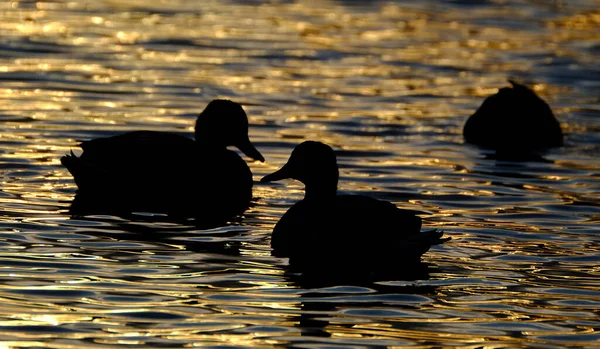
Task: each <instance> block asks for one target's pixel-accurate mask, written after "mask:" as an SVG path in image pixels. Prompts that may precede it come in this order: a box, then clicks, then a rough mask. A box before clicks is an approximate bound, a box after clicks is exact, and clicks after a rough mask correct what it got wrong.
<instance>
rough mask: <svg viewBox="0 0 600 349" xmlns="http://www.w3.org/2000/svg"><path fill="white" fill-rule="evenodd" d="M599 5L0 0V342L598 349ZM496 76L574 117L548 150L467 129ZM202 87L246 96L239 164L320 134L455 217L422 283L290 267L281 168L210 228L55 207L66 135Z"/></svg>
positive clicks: (62, 191) (146, 117)
mask: <svg viewBox="0 0 600 349" xmlns="http://www.w3.org/2000/svg"><path fill="white" fill-rule="evenodd" d="M599 8H600V1H598V0H588V1H583V0H568V1H567V0H565V1H559V0H556V1H554V0H503V1H500V0H481V1H460V0H454V1H450V0H447V1H434V0H431V1H350V0H348V1H333V0H322V1H308V0H307V1H303V0H298V1H285V0H282V1H201V0H197V1H193V0H162V1H147V0H119V1H116V0H115V1H113V0H96V1H83V0H69V1H61V0H54V1H52V0H50V1H3V2H0V174H1V180H2V183H1V186H0V211H1V213H0V227H1V234H0V280H1V282H0V301H1V303H2V306H1V307H0V347H3V348H73V347H77V348H109V347H110V348H112V347H118V346H123V347H129V348H150V347H160V348H185V347H196V346H198V347H220V346H226V347H229V348H234V347H238V348H241V347H244V348H247V347H255V348H267V347H275V346H286V347H298V348H337V347H340V348H341V347H344V348H350V347H351V348H367V347H369V348H382V347H391V346H396V347H420V348H424V347H431V346H437V347H441V346H444V347H453V346H461V347H471V348H505V347H538V348H562V347H567V346H568V347H588V348H592V347H598V346H600V333H599V332H598V331H599V328H600V320H599V313H600V287H599V286H600V278H599V275H600V268H599V264H600V263H599V261H600V247H599V241H600V237H599V236H598V234H599V233H600V224H599V223H600V206H599V204H600V195H599V194H600V161H599V154H600V135H599V131H600V65H599V63H600V56H599V54H600V10H599ZM509 78H511V79H516V80H518V81H520V82H523V83H526V84H528V85H529V86H531V87H532V88H534V89H535V91H536V92H537V93H538V94H539V95H540V96H541V97H542V98H544V99H545V100H546V101H547V102H548V103H549V104H550V106H551V107H552V108H553V110H554V112H555V114H556V115H557V117H558V119H559V121H560V123H561V125H562V127H563V130H564V131H565V134H566V137H565V146H564V147H562V148H559V149H552V150H549V151H548V152H546V153H544V154H543V161H530V162H507V161H496V160H494V159H490V158H489V156H488V155H489V153H487V152H486V151H482V150H480V149H478V148H476V147H474V146H470V145H466V144H464V143H463V138H462V126H463V124H464V122H465V121H466V119H467V117H468V116H469V115H470V114H471V113H473V112H474V111H475V109H476V108H477V107H478V106H479V105H480V104H481V102H482V101H483V99H484V98H485V97H486V96H488V95H491V94H493V93H495V92H496V91H497V89H498V88H501V87H504V86H507V85H508V83H507V79H509ZM214 98H228V99H232V100H234V101H237V102H240V103H242V104H243V105H244V108H245V110H246V111H247V113H248V115H249V118H250V122H251V127H250V137H251V139H252V140H253V141H254V143H255V144H256V146H257V148H258V149H259V150H260V151H261V152H262V154H263V155H264V156H265V158H266V159H267V162H266V163H264V164H261V163H250V167H251V169H252V171H253V172H254V178H255V180H258V179H259V178H260V177H261V176H263V175H265V174H267V173H269V172H271V171H273V170H275V169H277V168H278V167H279V166H281V165H282V164H283V163H284V162H285V161H286V160H287V158H288V156H289V153H290V152H291V150H292V149H293V147H294V146H295V145H297V144H298V143H300V142H301V141H303V140H307V139H313V140H320V141H323V142H326V143H328V144H330V145H331V146H333V147H334V148H335V149H336V151H337V152H338V161H339V163H340V166H341V182H340V189H341V190H343V191H344V192H348V193H361V192H367V191H368V192H370V195H372V196H374V197H377V198H380V199H385V200H389V201H392V202H394V203H395V204H397V205H398V206H399V207H402V208H408V209H415V210H419V211H421V212H422V215H421V216H422V217H423V219H424V225H425V226H426V227H428V228H438V229H443V230H444V231H446V234H447V235H448V236H451V237H452V241H450V242H448V243H446V244H445V245H442V246H435V247H434V248H432V249H431V251H430V252H428V253H427V254H426V255H425V257H424V262H426V263H427V264H429V270H428V275H423V276H421V277H419V278H417V279H416V280H395V279H391V280H389V279H385V280H370V281H364V282H336V281H334V280H332V281H331V282H316V281H314V280H307V279H306V278H300V277H298V275H294V274H290V273H289V272H288V270H287V260H286V259H278V258H274V257H271V256H270V247H269V239H270V231H271V229H272V228H273V226H274V224H275V223H276V222H277V220H278V219H279V217H281V215H282V214H283V213H284V212H285V211H286V210H287V208H289V207H290V206H291V205H292V204H293V203H294V202H295V201H297V200H299V199H300V198H301V197H302V195H303V187H302V184H300V183H298V182H293V181H284V182H282V183H277V184H267V185H263V184H260V183H257V184H256V186H255V191H254V194H255V197H256V204H255V206H254V207H252V208H251V209H250V210H248V211H247V212H246V214H245V217H244V219H243V220H242V222H241V223H238V224H232V225H229V226H226V227H221V228H216V229H212V230H200V229H197V228H195V227H194V226H193V225H192V224H183V223H169V222H152V219H149V217H148V216H147V215H146V214H144V213H140V215H139V219H134V220H125V219H122V218H119V217H113V216H89V217H71V216H70V215H69V213H68V209H69V204H70V201H71V200H72V199H73V196H74V194H75V190H76V187H75V184H74V182H73V180H72V177H71V176H70V175H69V173H68V172H67V171H66V169H64V168H63V167H62V166H61V165H60V157H61V156H62V155H63V154H65V153H67V152H69V151H70V150H71V149H76V144H77V141H78V140H86V139H91V138H95V137H101V136H109V135H115V134H118V133H121V132H125V131H131V130H139V129H146V130H163V131H170V132H176V133H180V134H188V135H190V137H191V136H192V130H193V124H194V120H195V118H196V115H197V114H198V113H199V112H200V111H202V109H203V108H204V107H205V106H206V104H207V103H208V102H209V101H210V100H212V99H214ZM207 166H208V168H210V164H207ZM190 204H193V200H192V202H191V203H190ZM366 236H368V232H366ZM391 267H395V268H399V269H401V268H403V266H402V265H397V266H391Z"/></svg>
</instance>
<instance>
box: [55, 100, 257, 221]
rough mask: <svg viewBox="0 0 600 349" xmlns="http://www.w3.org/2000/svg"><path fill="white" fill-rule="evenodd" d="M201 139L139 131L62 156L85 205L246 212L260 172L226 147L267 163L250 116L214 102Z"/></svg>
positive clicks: (199, 130) (216, 217) (184, 212)
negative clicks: (251, 128) (253, 134)
mask: <svg viewBox="0 0 600 349" xmlns="http://www.w3.org/2000/svg"><path fill="white" fill-rule="evenodd" d="M195 138H196V141H194V140H192V139H190V138H187V137H184V136H180V135H177V134H173V133H167V132H153V131H136V132H129V133H125V134H123V135H119V136H114V137H108V138H99V139H94V140H90V141H85V142H82V143H81V145H80V146H81V148H82V149H83V154H81V156H80V157H77V156H75V155H73V154H72V153H71V154H70V155H66V156H64V157H62V159H61V162H62V164H63V165H64V166H65V167H66V168H67V169H68V170H69V172H71V174H72V175H73V177H74V178H75V183H76V184H77V186H78V188H79V190H78V194H77V195H78V196H79V198H78V202H77V203H78V204H79V207H78V208H79V209H81V211H86V208H91V210H92V211H94V210H97V209H99V208H101V209H100V210H101V211H108V212H110V211H114V212H120V211H122V212H121V213H129V212H131V211H148V212H162V213H167V214H170V215H173V216H180V217H181V216H193V217H197V218H198V219H201V220H202V221H210V222H213V221H214V222H215V223H216V222H221V221H224V220H227V219H228V218H230V217H232V216H235V215H237V214H240V213H242V212H243V211H244V210H245V209H246V208H247V207H248V205H249V202H250V199H251V198H252V173H251V172H250V169H249V168H248V165H246V163H245V162H244V161H243V160H242V159H241V158H240V157H239V156H238V155H237V154H236V153H235V152H233V151H230V150H228V149H227V148H226V147H227V146H235V147H237V148H239V149H240V150H241V151H242V152H244V153H245V154H246V155H248V156H249V157H251V158H253V159H255V160H259V161H264V158H263V156H262V155H261V154H260V153H259V152H258V151H257V150H256V148H254V146H253V145H252V143H250V140H249V139H248V118H247V116H246V113H245V112H244V110H243V109H242V107H241V106H240V105H239V104H237V103H234V102H231V101H228V100H214V101H212V102H210V103H209V104H208V106H207V107H206V109H204V111H203V112H202V113H201V114H200V115H199V116H198V120H197V121H196V129H195ZM83 198H85V200H84V199H83ZM76 201H77V200H76ZM74 205H75V203H74ZM84 213H85V212H84ZM102 213H106V212H102Z"/></svg>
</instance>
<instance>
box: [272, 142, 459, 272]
mask: <svg viewBox="0 0 600 349" xmlns="http://www.w3.org/2000/svg"><path fill="white" fill-rule="evenodd" d="M338 177H339V173H338V166H337V162H336V156H335V154H334V152H333V150H332V149H331V147H329V146H328V145H325V144H323V143H320V142H313V141H307V142H304V143H302V144H300V145H298V146H297V147H296V148H295V149H294V151H293V152H292V155H291V156H290V159H289V160H288V162H287V163H286V164H285V165H284V166H283V167H282V168H281V169H280V170H278V171H276V172H274V173H272V174H270V175H267V176H265V177H264V178H263V179H262V180H261V182H271V181H277V180H281V179H284V178H293V179H297V180H299V181H301V182H302V183H304V185H305V196H304V199H303V200H301V201H299V202H297V203H296V204H294V205H293V206H292V207H291V208H290V209H289V210H288V211H287V212H286V213H285V214H284V215H283V217H281V219H280V220H279V222H278V223H277V225H276V226H275V228H274V229H273V234H272V238H271V247H272V248H273V254H274V255H275V256H279V257H289V258H290V260H289V263H290V265H291V266H292V267H298V268H299V269H301V270H318V269H321V268H325V269H331V268H334V269H346V270H353V271H358V270H360V271H375V272H377V271H381V269H386V268H391V269H398V268H405V267H406V264H407V263H418V262H419V260H420V257H421V255H422V254H423V253H425V252H427V251H428V250H429V248H430V247H431V246H432V245H437V244H441V243H443V242H445V241H447V240H448V238H442V234H443V232H441V231H436V230H430V231H424V232H421V231H420V229H421V218H419V217H418V216H416V215H415V213H414V212H413V211H409V210H401V209H399V208H397V207H396V206H395V205H394V204H392V203H390V202H387V201H381V200H377V199H373V198H370V197H367V196H363V195H337V193H336V191H337V183H338Z"/></svg>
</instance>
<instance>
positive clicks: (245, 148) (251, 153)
mask: <svg viewBox="0 0 600 349" xmlns="http://www.w3.org/2000/svg"><path fill="white" fill-rule="evenodd" d="M237 147H238V149H239V150H241V151H242V153H244V154H246V156H248V157H249V158H252V159H254V160H258V161H260V162H264V161H265V158H264V157H263V156H262V154H261V153H260V152H259V151H258V150H256V148H254V145H252V143H250V140H249V139H246V140H245V141H243V142H242V143H240V144H239V145H238V146H237Z"/></svg>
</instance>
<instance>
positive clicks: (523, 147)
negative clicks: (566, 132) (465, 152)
mask: <svg viewBox="0 0 600 349" xmlns="http://www.w3.org/2000/svg"><path fill="white" fill-rule="evenodd" d="M509 82H510V83H511V84H512V87H504V88H501V89H500V91H498V93H496V94H495V95H492V96H490V97H488V98H486V99H485V101H483V104H482V105H481V106H480V107H479V109H477V111H476V112H475V114H473V115H471V117H470V118H469V119H468V120H467V122H466V124H465V126H464V129H463V135H464V137H465V141H466V142H467V143H472V144H475V145H478V146H480V147H483V148H489V149H494V150H497V151H498V152H499V153H502V154H515V155H518V154H519V153H521V152H526V153H528V152H532V151H536V150H541V149H545V148H550V147H559V146H561V145H562V144H563V133H562V130H561V128H560V124H559V123H558V121H557V120H556V118H555V117H554V114H553V113H552V110H551V109H550V107H549V106H548V104H547V103H546V102H544V101H543V100H542V99H541V98H540V97H538V96H537V95H536V94H535V92H533V90H531V89H530V88H528V87H527V86H525V85H521V84H518V83H516V82H514V81H512V80H509ZM521 154H522V153H521Z"/></svg>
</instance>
